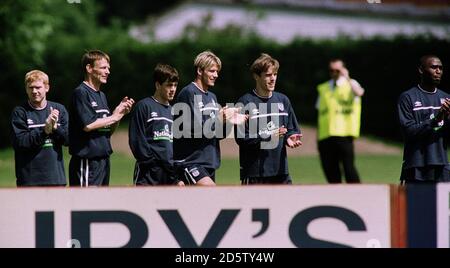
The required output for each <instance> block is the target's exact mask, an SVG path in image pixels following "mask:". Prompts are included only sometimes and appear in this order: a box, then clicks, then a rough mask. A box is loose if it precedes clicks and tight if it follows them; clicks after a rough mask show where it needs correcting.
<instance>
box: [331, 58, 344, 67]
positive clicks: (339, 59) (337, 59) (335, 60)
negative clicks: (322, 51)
mask: <svg viewBox="0 0 450 268" xmlns="http://www.w3.org/2000/svg"><path fill="white" fill-rule="evenodd" d="M338 61H340V62H342V65H343V66H344V67H345V62H344V60H342V59H341V58H332V59H330V61H329V62H328V63H333V62H338Z"/></svg>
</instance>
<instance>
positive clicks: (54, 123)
mask: <svg viewBox="0 0 450 268" xmlns="http://www.w3.org/2000/svg"><path fill="white" fill-rule="evenodd" d="M58 119H59V111H58V110H56V109H53V107H50V114H49V115H48V117H47V119H46V120H45V126H44V131H45V133H47V134H50V133H52V132H53V130H54V129H56V128H57V127H58Z"/></svg>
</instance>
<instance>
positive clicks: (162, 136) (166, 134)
mask: <svg viewBox="0 0 450 268" xmlns="http://www.w3.org/2000/svg"><path fill="white" fill-rule="evenodd" d="M153 140H166V141H170V142H172V141H173V134H172V131H170V128H169V125H168V124H165V125H164V129H161V130H160V131H153Z"/></svg>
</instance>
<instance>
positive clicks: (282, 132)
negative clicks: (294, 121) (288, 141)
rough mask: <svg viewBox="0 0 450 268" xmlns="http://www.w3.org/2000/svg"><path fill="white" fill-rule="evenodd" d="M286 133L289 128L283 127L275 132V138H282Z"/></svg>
mask: <svg viewBox="0 0 450 268" xmlns="http://www.w3.org/2000/svg"><path fill="white" fill-rule="evenodd" d="M286 133H287V128H285V127H284V126H281V127H279V128H278V129H277V130H276V131H275V133H274V134H273V135H275V137H277V138H281V137H283V136H284V135H285V134H286Z"/></svg>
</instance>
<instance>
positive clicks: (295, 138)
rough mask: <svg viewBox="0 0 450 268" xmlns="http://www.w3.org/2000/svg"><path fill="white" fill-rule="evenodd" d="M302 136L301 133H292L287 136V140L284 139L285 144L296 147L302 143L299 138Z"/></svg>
mask: <svg viewBox="0 0 450 268" xmlns="http://www.w3.org/2000/svg"><path fill="white" fill-rule="evenodd" d="M302 137H303V135H302V134H292V135H291V136H289V138H287V140H286V143H287V146H288V147H289V148H297V147H299V146H301V145H303V142H302V140H301V139H302Z"/></svg>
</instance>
